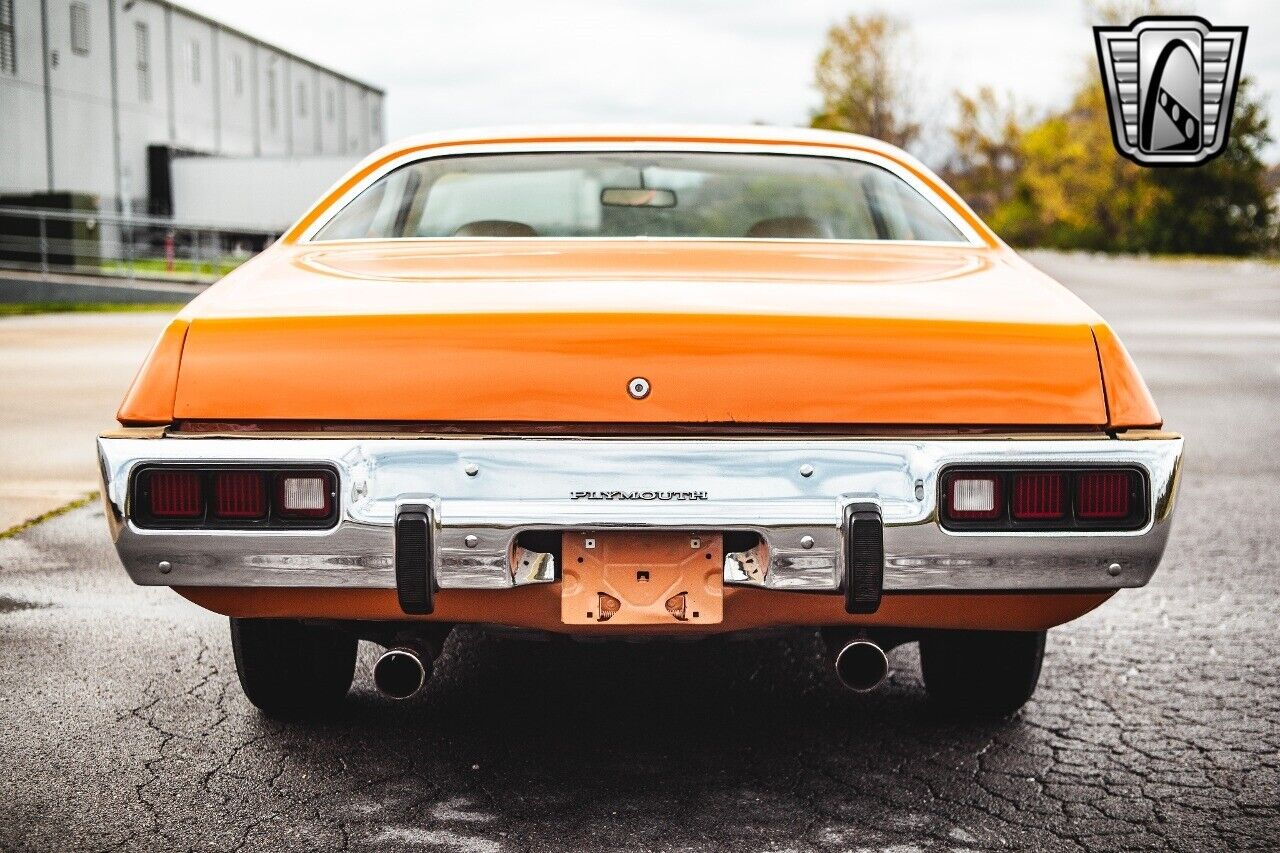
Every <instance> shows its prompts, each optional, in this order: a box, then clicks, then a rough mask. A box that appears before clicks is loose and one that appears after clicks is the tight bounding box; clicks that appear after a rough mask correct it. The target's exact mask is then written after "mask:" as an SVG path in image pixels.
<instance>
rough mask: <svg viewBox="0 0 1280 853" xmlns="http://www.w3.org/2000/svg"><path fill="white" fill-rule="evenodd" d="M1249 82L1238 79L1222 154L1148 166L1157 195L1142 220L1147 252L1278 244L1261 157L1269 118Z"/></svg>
mask: <svg viewBox="0 0 1280 853" xmlns="http://www.w3.org/2000/svg"><path fill="white" fill-rule="evenodd" d="M1253 85H1254V84H1253V81H1252V80H1250V79H1249V78H1247V77H1246V78H1244V79H1242V80H1241V81H1240V88H1239V90H1238V91H1237V92H1236V103H1235V110H1234V118H1233V119H1232V122H1231V135H1230V137H1229V138H1228V141H1227V146H1226V149H1225V150H1224V151H1223V152H1222V154H1220V155H1219V156H1218V157H1216V158H1215V159H1213V160H1211V161H1209V162H1208V163H1206V164H1203V165H1201V166H1196V167H1192V168H1181V169H1168V168H1166V169H1160V168H1156V169H1151V170H1150V171H1151V175H1150V177H1151V181H1152V183H1153V184H1154V185H1155V186H1156V187H1158V188H1159V189H1160V190H1161V195H1162V198H1161V203H1160V204H1158V205H1157V206H1156V208H1155V209H1154V210H1153V211H1152V212H1151V215H1150V216H1148V217H1147V219H1146V220H1145V221H1144V222H1143V235H1142V243H1143V247H1144V248H1145V249H1147V250H1148V251H1152V252H1191V253H1195V254H1224V255H1246V254H1252V253H1255V252H1260V251H1265V250H1275V249H1276V248H1280V247H1278V246H1277V243H1276V228H1275V216H1276V211H1275V208H1274V205H1273V204H1272V201H1271V192H1270V190H1269V188H1268V186H1267V165H1266V164H1265V163H1264V162H1262V156H1261V154H1262V150H1263V149H1264V148H1265V147H1266V146H1267V144H1268V143H1269V142H1270V141H1271V135H1270V133H1269V132H1268V125H1269V120H1268V118H1267V115H1266V112H1265V108H1264V107H1263V104H1262V101H1261V99H1260V98H1259V97H1257V96H1256V95H1255V94H1254V91H1253Z"/></svg>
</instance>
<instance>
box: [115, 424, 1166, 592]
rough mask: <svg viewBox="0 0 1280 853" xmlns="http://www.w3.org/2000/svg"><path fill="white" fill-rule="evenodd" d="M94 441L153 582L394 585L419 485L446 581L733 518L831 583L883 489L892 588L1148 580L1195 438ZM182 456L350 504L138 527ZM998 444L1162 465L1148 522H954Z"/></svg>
mask: <svg viewBox="0 0 1280 853" xmlns="http://www.w3.org/2000/svg"><path fill="white" fill-rule="evenodd" d="M98 449H99V458H100V463H101V471H102V477H103V496H104V500H105V502H106V506H107V510H108V511H107V518H108V523H109V526H110V528H111V533H112V538H113V540H114V541H115V543H116V547H117V550H118V551H119V553H120V556H121V559H122V561H123V562H124V565H125V567H126V569H127V570H128V572H129V574H130V575H131V576H132V577H133V579H134V581H136V582H137V583H142V584H160V585H191V586H313V587H315V586H318V587H361V588H393V587H394V585H395V579H394V578H395V573H394V564H393V561H392V540H393V534H392V525H393V523H394V517H395V507H396V505H397V502H403V501H404V500H406V499H412V500H413V501H415V502H419V503H430V504H431V505H432V506H433V507H434V508H436V510H437V512H436V523H437V526H438V529H437V534H438V535H437V537H436V542H437V543H438V544H437V545H436V547H437V548H438V554H439V560H440V561H439V571H438V573H437V577H438V579H439V583H440V586H441V588H443V589H453V588H468V589H506V588H510V587H512V586H514V585H516V583H517V581H516V580H515V578H514V577H513V575H512V572H511V562H510V555H511V553H512V549H513V547H514V545H515V540H516V537H517V536H518V534H519V533H521V532H522V531H527V530H546V529H573V530H597V529H631V530H695V529H702V530H705V529H719V530H744V531H753V532H756V533H758V534H759V535H760V536H761V538H762V539H763V540H764V541H765V543H766V544H767V546H768V562H767V566H768V569H767V572H766V574H765V575H764V577H763V578H762V579H761V580H760V582H758V583H755V584H753V585H756V586H762V587H765V588H768V589H774V590H796V591H815V592H835V591H837V590H838V589H839V587H840V583H841V578H842V577H843V570H844V538H843V530H842V525H843V519H844V507H845V506H846V505H848V504H849V503H852V502H863V503H865V502H872V503H875V504H876V505H877V506H879V507H880V509H881V511H882V513H883V516H884V520H885V537H884V538H885V553H886V565H885V590H886V592H888V593H893V592H966V591H967V592H978V591H1081V590H1113V589H1120V588H1123V587H1134V586H1142V585H1143V584H1145V583H1146V582H1147V581H1148V580H1149V579H1150V577H1151V574H1152V573H1153V572H1154V571H1155V569H1156V566H1157V564H1158V563H1159V560H1160V557H1161V555H1162V553H1163V551H1164V547H1165V543H1166V541H1167V538H1168V535H1169V529H1170V525H1171V521H1172V513H1173V506H1174V501H1175V495H1176V486H1177V478H1178V469H1179V465H1180V460H1181V453H1182V439H1181V438H1177V437H1161V438H1158V439H1148V440H1142V441H1125V440H1118V439H1077V438H1070V439H1068V438H1064V439H986V438H978V439H932V438H930V439H910V438H901V439H754V438H733V439H670V438H544V437H538V438H534V437H529V438H512V437H505V438H455V437H450V438H434V437H421V438H385V437H377V438H374V437H368V438H361V437H348V438H330V437H326V438H274V439H272V438H263V437H254V438H225V437H215V438H199V439H195V438H161V439H155V438H120V437H111V436H104V437H101V438H99V440H98ZM178 461H199V462H202V463H206V464H208V463H219V462H236V463H238V464H250V465H251V464H255V463H258V464H280V463H286V462H288V463H296V462H306V463H314V464H322V463H328V464H331V465H333V466H334V467H336V468H337V470H338V476H339V498H338V506H339V523H338V525H337V527H334V528H330V529H327V530H298V531H293V530H256V531H255V530H250V531H232V530H225V529H218V530H154V529H141V528H138V527H137V526H135V525H134V524H132V523H131V522H130V521H129V505H128V500H129V495H128V483H129V482H130V475H131V473H132V471H133V470H134V469H135V468H136V467H137V466H139V465H144V464H149V463H165V462H178ZM993 463H1004V464H1009V463H1025V464H1028V465H1041V464H1048V465H1052V464H1063V463H1084V464H1098V465H1131V466H1135V467H1139V468H1141V469H1142V470H1144V471H1145V472H1146V473H1147V476H1148V479H1149V483H1150V493H1149V496H1148V499H1149V507H1148V511H1149V518H1148V521H1147V524H1146V525H1145V526H1144V527H1142V528H1141V529H1138V530H1096V531H1094V530H1089V531H1082V530H1070V531H1037V532H1030V531H991V532H986V531H953V530H946V529H944V528H943V527H941V526H940V525H939V524H938V507H937V500H938V488H937V487H938V477H939V475H940V472H941V471H942V470H943V469H944V468H946V467H948V466H951V465H957V464H965V465H971V464H993ZM472 468H474V470H475V473H469V472H470V471H471V469H472ZM806 470H807V471H809V474H807V475H806V474H805V473H803V471H806ZM575 490H605V491H637V492H638V491H658V492H660V493H668V494H669V493H688V492H691V491H698V492H701V491H705V492H706V493H707V499H705V500H667V501H662V500H634V499H632V500H602V501H601V500H578V499H574V498H572V497H571V495H572V492H573V491H575ZM469 537H474V541H473V542H472V543H471V544H467V542H468V538H469ZM807 538H811V539H812V542H810V543H809V544H808V545H806V544H804V543H805V540H806V539H807ZM162 562H163V564H164V565H166V567H167V568H166V569H165V570H164V571H161V569H160V568H159V567H160V566H161V564H162ZM735 577H736V576H735ZM731 580H733V578H731ZM738 580H739V582H741V579H740V578H738Z"/></svg>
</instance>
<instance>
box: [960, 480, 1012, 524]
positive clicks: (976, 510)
mask: <svg viewBox="0 0 1280 853" xmlns="http://www.w3.org/2000/svg"><path fill="white" fill-rule="evenodd" d="M1003 512H1004V495H1003V490H1002V489H1001V487H1000V477H999V475H996V474H970V473H968V472H965V473H963V474H952V475H951V476H950V477H949V478H948V481H947V516H948V517H950V518H953V519H955V520H956V521H991V520H993V519H997V518H999V517H1000V516H1001V515H1002V514H1003Z"/></svg>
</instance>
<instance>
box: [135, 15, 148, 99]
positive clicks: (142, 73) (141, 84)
mask: <svg viewBox="0 0 1280 853" xmlns="http://www.w3.org/2000/svg"><path fill="white" fill-rule="evenodd" d="M133 35H134V39H135V40H136V41H137V43H138V66H137V67H138V100H139V101H142V102H143V103H149V102H150V101H151V32H150V30H148V29H147V25H146V24H144V23H143V22H142V21H137V22H136V23H134V25H133Z"/></svg>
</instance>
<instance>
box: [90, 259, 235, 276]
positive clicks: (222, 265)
mask: <svg viewBox="0 0 1280 853" xmlns="http://www.w3.org/2000/svg"><path fill="white" fill-rule="evenodd" d="M247 260H248V258H247V257H245V258H213V259H210V260H207V261H200V262H199V263H196V262H195V261H194V260H186V259H183V258H175V259H174V261H173V269H169V262H168V261H166V260H165V259H164V258H136V259H134V260H133V261H131V262H130V263H127V264H126V263H125V262H124V261H103V262H102V264H101V269H102V271H103V272H107V273H112V274H114V275H126V274H128V273H129V272H131V271H132V272H134V273H146V274H147V275H153V276H160V277H163V276H166V275H171V276H186V277H190V276H218V277H221V276H224V275H226V274H227V273H229V272H231V271H232V270H233V269H235V268H236V267H238V266H240V265H241V264H243V263H244V262H245V261H247Z"/></svg>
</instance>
